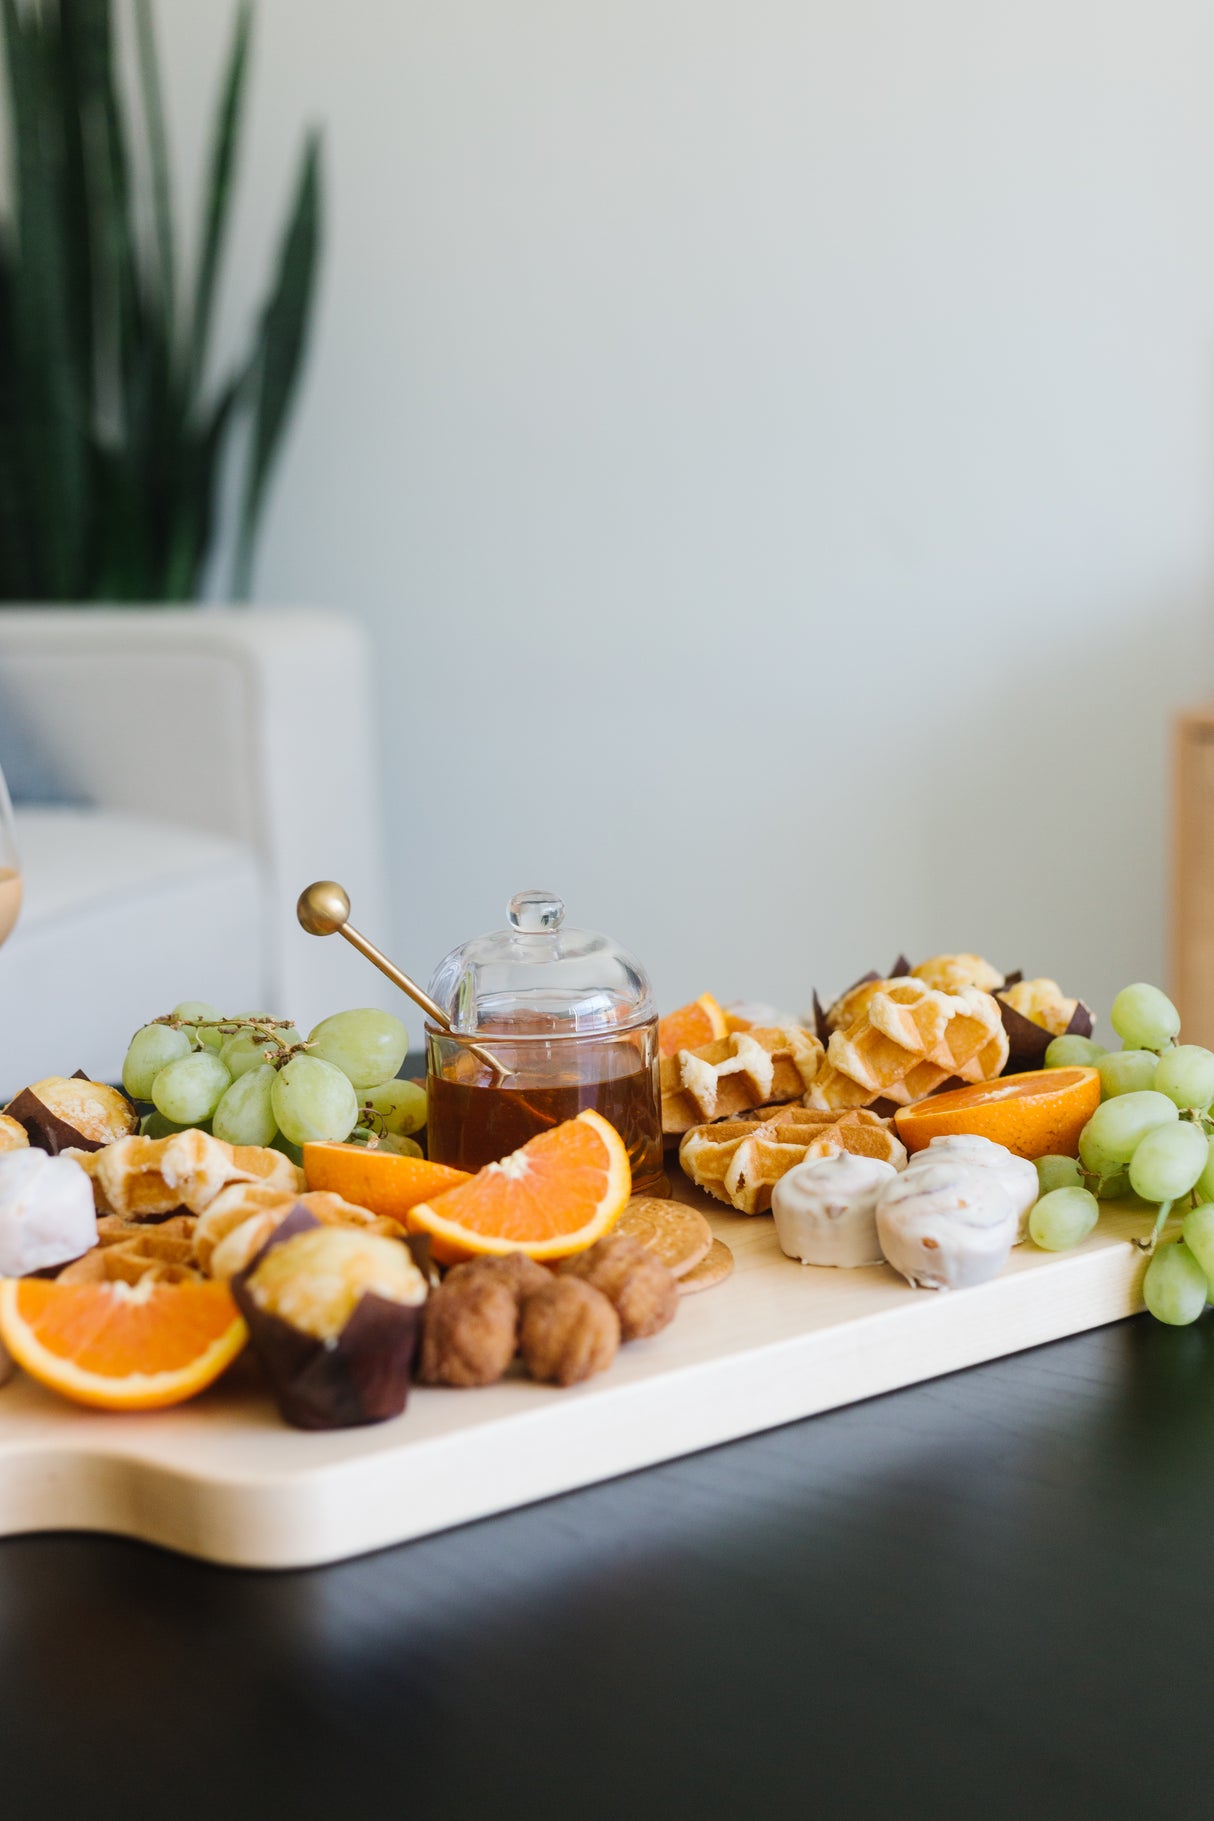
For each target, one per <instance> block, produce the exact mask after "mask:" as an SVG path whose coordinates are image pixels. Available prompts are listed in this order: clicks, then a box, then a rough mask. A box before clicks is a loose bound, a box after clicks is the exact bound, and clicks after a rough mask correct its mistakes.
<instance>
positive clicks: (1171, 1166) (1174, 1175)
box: [1029, 982, 1214, 1326]
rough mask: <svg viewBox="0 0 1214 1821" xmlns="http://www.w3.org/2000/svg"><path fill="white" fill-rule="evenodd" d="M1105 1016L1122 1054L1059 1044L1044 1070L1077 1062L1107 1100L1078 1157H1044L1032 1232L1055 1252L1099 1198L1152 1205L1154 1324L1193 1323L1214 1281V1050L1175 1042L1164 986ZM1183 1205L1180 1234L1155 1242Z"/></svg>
mask: <svg viewBox="0 0 1214 1821" xmlns="http://www.w3.org/2000/svg"><path fill="white" fill-rule="evenodd" d="M1110 1021H1111V1023H1112V1026H1113V1029H1114V1031H1116V1033H1117V1035H1118V1036H1119V1037H1120V1038H1121V1041H1122V1048H1121V1049H1120V1050H1116V1051H1113V1050H1105V1049H1103V1048H1102V1047H1101V1045H1100V1044H1098V1043H1093V1041H1092V1039H1091V1038H1090V1037H1074V1036H1068V1037H1056V1038H1055V1039H1054V1041H1053V1042H1052V1043H1051V1044H1050V1047H1049V1049H1048V1050H1047V1051H1046V1053H1045V1061H1046V1066H1047V1068H1070V1067H1074V1066H1075V1065H1076V1064H1081V1065H1083V1066H1084V1067H1088V1068H1095V1069H1097V1070H1098V1071H1099V1074H1100V1088H1101V1100H1100V1105H1099V1106H1098V1107H1097V1108H1096V1111H1095V1112H1094V1113H1093V1114H1092V1117H1091V1118H1090V1119H1089V1120H1088V1123H1087V1124H1086V1125H1085V1126H1084V1128H1083V1131H1082V1133H1081V1134H1080V1138H1079V1156H1078V1158H1075V1157H1039V1158H1038V1159H1037V1174H1038V1176H1039V1178H1040V1180H1041V1198H1040V1200H1039V1201H1038V1202H1037V1204H1036V1206H1035V1207H1034V1208H1033V1211H1032V1213H1031V1215H1030V1216H1029V1233H1030V1234H1031V1236H1032V1238H1033V1239H1034V1240H1035V1241H1036V1243H1037V1244H1038V1245H1039V1246H1043V1247H1044V1248H1045V1249H1046V1250H1047V1251H1050V1252H1061V1251H1065V1250H1066V1249H1067V1248H1068V1247H1070V1246H1075V1245H1078V1244H1079V1242H1080V1241H1081V1240H1083V1239H1086V1238H1087V1236H1088V1234H1089V1233H1090V1232H1091V1231H1092V1229H1093V1228H1094V1227H1095V1225H1096V1222H1097V1220H1098V1218H1099V1215H1100V1202H1101V1201H1106V1200H1109V1199H1115V1198H1117V1197H1119V1196H1125V1195H1130V1194H1133V1195H1136V1196H1138V1197H1139V1199H1140V1200H1142V1201H1146V1202H1152V1203H1154V1204H1155V1205H1156V1207H1157V1213H1156V1217H1155V1222H1154V1226H1153V1228H1152V1231H1151V1233H1150V1235H1149V1236H1148V1237H1147V1238H1146V1239H1145V1240H1143V1241H1141V1242H1140V1243H1141V1244H1142V1245H1143V1247H1144V1249H1145V1250H1147V1251H1149V1252H1150V1253H1151V1255H1152V1256H1151V1262H1150V1264H1149V1265H1148V1266H1147V1273H1146V1279H1145V1282H1144V1285H1143V1294H1144V1296H1145V1298H1146V1305H1147V1308H1148V1309H1149V1310H1150V1311H1151V1313H1152V1315H1154V1316H1156V1317H1157V1318H1158V1320H1159V1321H1162V1322H1168V1323H1171V1324H1172V1325H1173V1326H1183V1325H1184V1324H1185V1323H1186V1322H1191V1321H1196V1319H1197V1317H1198V1316H1199V1315H1200V1314H1201V1312H1202V1310H1203V1309H1204V1308H1205V1307H1206V1303H1207V1301H1208V1300H1209V1299H1210V1296H1211V1286H1212V1285H1214V1117H1211V1111H1210V1109H1211V1105H1212V1104H1214V1052H1212V1051H1210V1050H1207V1049H1203V1048H1202V1047H1201V1046H1200V1045H1199V1044H1196V1043H1178V1042H1177V1038H1178V1037H1179V1035H1180V1014H1179V1013H1178V1012H1177V1010H1176V1007H1175V1006H1174V1005H1173V1004H1172V1001H1171V1000H1170V999H1169V998H1168V997H1167V995H1166V994H1165V993H1161V992H1160V990H1159V988H1158V987H1157V986H1147V985H1146V984H1145V983H1142V982H1139V983H1138V984H1136V985H1134V986H1127V987H1123V988H1122V990H1121V992H1120V993H1118V995H1117V997H1116V999H1114V1001H1113V1006H1112V1011H1111V1013H1110ZM1177 1204H1181V1205H1182V1207H1183V1221H1182V1227H1181V1237H1180V1238H1179V1239H1172V1240H1168V1241H1167V1242H1166V1243H1165V1244H1163V1245H1157V1244H1156V1242H1157V1240H1158V1239H1159V1236H1160V1234H1161V1233H1162V1231H1163V1228H1164V1224H1165V1222H1166V1221H1167V1219H1168V1216H1169V1215H1170V1214H1171V1213H1172V1212H1173V1211H1174V1210H1175V1209H1176V1208H1177Z"/></svg>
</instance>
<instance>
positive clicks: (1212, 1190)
mask: <svg viewBox="0 0 1214 1821" xmlns="http://www.w3.org/2000/svg"><path fill="white" fill-rule="evenodd" d="M1193 1192H1194V1194H1195V1195H1196V1196H1197V1199H1198V1200H1199V1201H1214V1138H1211V1140H1210V1152H1209V1156H1208V1158H1207V1159H1206V1165H1205V1168H1204V1169H1203V1170H1202V1172H1201V1175H1200V1176H1199V1177H1198V1178H1197V1181H1196V1182H1195V1183H1194V1184H1193Z"/></svg>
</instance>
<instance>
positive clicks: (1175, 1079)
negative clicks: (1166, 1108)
mask: <svg viewBox="0 0 1214 1821" xmlns="http://www.w3.org/2000/svg"><path fill="white" fill-rule="evenodd" d="M1152 1085H1153V1086H1154V1087H1155V1088H1156V1089H1157V1091H1158V1092H1159V1093H1161V1094H1166V1095H1167V1097H1168V1099H1169V1100H1174V1101H1175V1102H1176V1104H1177V1106H1178V1107H1179V1108H1180V1110H1181V1111H1182V1112H1184V1111H1185V1110H1186V1109H1187V1108H1189V1107H1200V1108H1201V1109H1202V1110H1203V1112H1204V1110H1205V1108H1206V1107H1208V1106H1209V1104H1210V1102H1211V1101H1212V1100H1214V1053H1211V1051H1209V1050H1205V1049H1203V1048H1202V1047H1201V1045H1200V1044H1199V1043H1180V1044H1177V1045H1176V1047H1175V1049H1171V1050H1165V1051H1164V1053H1163V1055H1162V1056H1161V1057H1160V1058H1159V1063H1158V1066H1157V1067H1156V1070H1155V1080H1154V1083H1153V1084H1152Z"/></svg>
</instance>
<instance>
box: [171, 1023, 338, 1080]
mask: <svg viewBox="0 0 1214 1821" xmlns="http://www.w3.org/2000/svg"><path fill="white" fill-rule="evenodd" d="M152 1023H153V1024H167V1025H168V1027H169V1029H170V1030H171V1031H182V1030H186V1031H222V1033H223V1035H224V1036H225V1037H235V1036H238V1035H239V1033H240V1032H241V1031H248V1033H249V1035H250V1036H252V1037H260V1038H261V1039H262V1040H263V1041H264V1042H266V1043H272V1044H274V1045H276V1047H277V1050H278V1054H277V1055H276V1056H267V1057H266V1061H267V1062H268V1063H269V1064H270V1066H271V1068H276V1069H280V1068H282V1067H283V1065H284V1064H285V1063H288V1062H290V1060H291V1058H292V1056H298V1055H299V1054H300V1053H301V1051H303V1050H309V1049H311V1048H312V1045H311V1043H310V1042H301V1043H288V1042H287V1041H286V1039H285V1038H283V1037H280V1036H279V1034H278V1033H279V1032H280V1031H289V1030H291V1029H292V1028H293V1020H292V1019H290V1018H269V1017H267V1018H179V1017H178V1016H177V1014H176V1013H175V1012H166V1013H165V1014H164V1015H163V1016H162V1017H160V1018H153V1019H152ZM202 1047H203V1045H202V1044H201V1043H199V1044H196V1045H195V1048H196V1049H201V1048H202Z"/></svg>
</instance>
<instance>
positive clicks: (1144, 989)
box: [1109, 980, 1180, 1050]
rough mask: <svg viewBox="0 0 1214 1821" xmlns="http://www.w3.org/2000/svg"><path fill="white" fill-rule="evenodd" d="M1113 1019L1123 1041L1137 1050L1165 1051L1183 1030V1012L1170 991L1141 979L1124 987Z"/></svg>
mask: <svg viewBox="0 0 1214 1821" xmlns="http://www.w3.org/2000/svg"><path fill="white" fill-rule="evenodd" d="M1109 1022H1110V1024H1111V1025H1112V1026H1113V1029H1114V1030H1115V1031H1116V1032H1117V1035H1118V1036H1119V1037H1120V1038H1121V1041H1122V1042H1123V1043H1127V1044H1129V1045H1130V1047H1131V1048H1132V1049H1136V1050H1162V1049H1163V1048H1164V1047H1165V1046H1166V1045H1167V1044H1169V1043H1171V1041H1172V1039H1173V1038H1174V1037H1175V1035H1176V1033H1177V1032H1178V1031H1179V1029H1180V1013H1179V1012H1178V1011H1177V1010H1176V1007H1175V1006H1174V1005H1173V1004H1172V1001H1171V1000H1170V999H1169V998H1168V996H1167V994H1166V993H1161V992H1160V990H1159V988H1158V987H1157V986H1147V985H1146V984H1145V982H1143V981H1141V980H1140V981H1139V982H1138V983H1137V984H1136V985H1134V986H1123V987H1122V989H1121V991H1120V992H1119V993H1118V995H1117V997H1116V999H1114V1001H1113V1008H1112V1010H1111V1011H1110V1013H1109Z"/></svg>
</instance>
